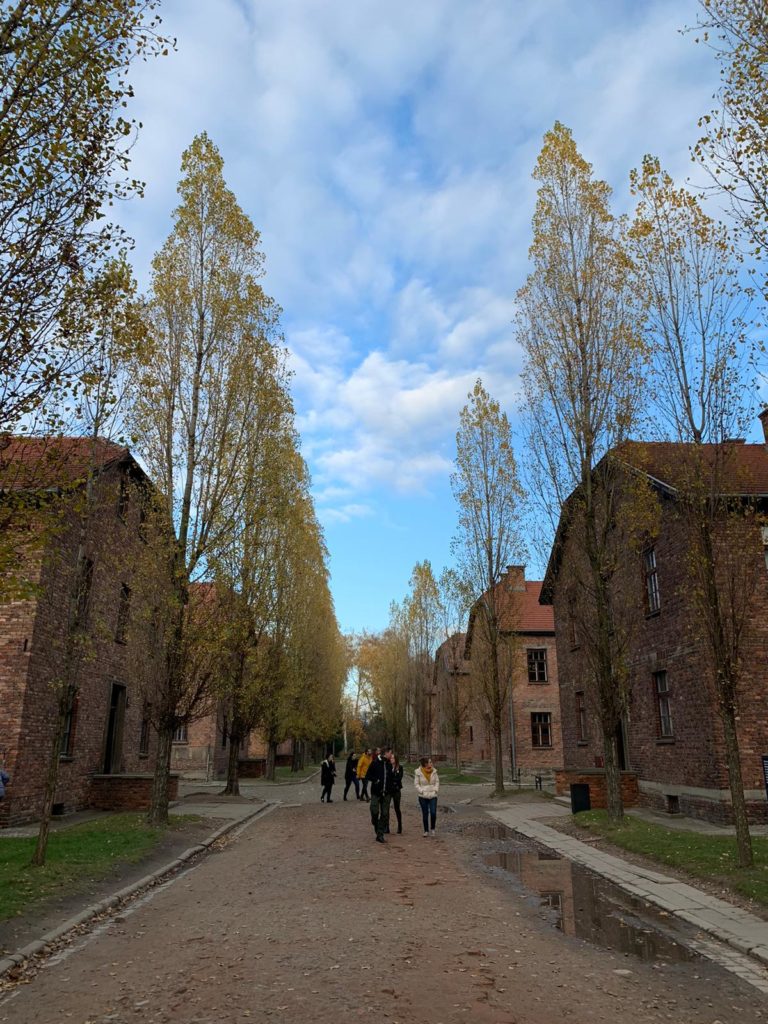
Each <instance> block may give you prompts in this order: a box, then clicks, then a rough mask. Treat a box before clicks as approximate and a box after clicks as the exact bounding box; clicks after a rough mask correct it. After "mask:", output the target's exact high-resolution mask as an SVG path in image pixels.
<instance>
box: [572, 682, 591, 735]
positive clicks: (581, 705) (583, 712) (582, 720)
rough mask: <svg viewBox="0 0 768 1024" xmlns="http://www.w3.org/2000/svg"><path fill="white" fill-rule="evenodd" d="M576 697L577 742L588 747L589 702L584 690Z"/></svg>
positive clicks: (576, 694)
mask: <svg viewBox="0 0 768 1024" xmlns="http://www.w3.org/2000/svg"><path fill="white" fill-rule="evenodd" d="M575 697H576V742H577V744H582V745H584V746H586V744H587V743H589V723H588V720H587V701H586V694H585V693H584V690H577V691H576V693H575Z"/></svg>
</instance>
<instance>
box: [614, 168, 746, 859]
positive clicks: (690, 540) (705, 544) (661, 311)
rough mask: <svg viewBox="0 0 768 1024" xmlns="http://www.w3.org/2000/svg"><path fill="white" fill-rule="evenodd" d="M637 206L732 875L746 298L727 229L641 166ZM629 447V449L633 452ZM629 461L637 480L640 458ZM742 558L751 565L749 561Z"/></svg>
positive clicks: (741, 655)
mask: <svg viewBox="0 0 768 1024" xmlns="http://www.w3.org/2000/svg"><path fill="white" fill-rule="evenodd" d="M631 183H632V190H633V193H634V194H635V196H637V199H638V205H637V211H636V215H635V220H634V223H633V225H632V229H631V232H630V244H631V252H632V257H633V261H634V266H635V270H636V273H637V277H638V282H639V284H640V286H641V288H642V290H643V293H644V297H645V308H646V320H645V327H646V337H647V340H648V346H649V350H650V355H651V364H650V368H651V373H652V378H653V380H654V382H655V386H654V387H653V391H652V393H653V396H654V410H655V412H656V417H655V424H656V436H657V438H658V439H661V440H668V441H673V442H676V448H675V459H674V466H670V476H671V478H672V480H673V482H674V485H675V495H674V499H675V500H674V509H675V521H676V524H677V529H678V530H679V531H680V533H681V536H682V538H683V543H684V548H685V551H684V558H685V567H686V571H687V573H688V586H687V588H686V593H687V594H688V595H689V598H690V606H691V610H692V612H693V619H692V626H693V629H694V630H695V632H696V634H697V635H699V636H700V639H701V645H702V649H703V650H704V651H705V652H706V653H705V658H706V662H705V663H706V671H705V673H704V679H703V683H704V685H706V686H707V687H708V688H709V689H710V692H711V693H712V695H713V697H714V702H715V706H716V707H717V709H718V712H719V717H720V720H721V723H722V728H723V737H724V742H725V754H726V763H727V767H728V779H729V786H730V792H731V804H732V807H733V814H734V822H735V826H736V838H737V846H738V852H739V863H740V865H741V866H742V867H747V866H749V865H751V864H752V861H753V854H752V844H751V839H750V834H749V826H748V821H747V812H746V804H745V797H744V784H743V779H742V769H741V754H740V748H739V735H738V720H739V695H740V691H741V685H740V684H741V681H742V672H743V668H742V666H743V665H744V663H745V660H746V657H745V655H746V650H747V645H748V644H749V643H750V640H751V639H752V637H751V635H750V630H751V629H752V628H753V623H754V616H755V597H756V594H757V590H758V586H759V584H760V582H761V581H762V578H763V577H764V574H765V565H764V563H763V558H762V550H761V548H762V545H761V543H760V536H759V532H758V526H759V522H760V521H761V516H760V514H759V513H760V510H759V509H758V507H757V503H756V501H755V500H754V499H750V498H749V497H748V496H747V494H748V492H749V490H750V487H751V489H754V486H753V485H752V482H751V481H750V480H748V479H740V471H739V468H738V463H737V459H738V455H739V451H740V447H739V446H738V445H734V444H733V441H732V439H733V438H735V437H739V436H740V435H742V434H743V432H744V431H745V430H746V428H747V426H748V424H749V422H750V420H751V418H752V410H751V405H752V402H751V399H752V397H753V388H752V386H751V384H750V374H749V370H750V362H751V359H750V357H751V345H750V341H749V332H748V325H747V322H746V319H745V317H746V315H747V313H748V310H749V304H750V296H749V294H747V293H745V292H744V290H743V288H742V286H741V282H740V272H741V265H740V260H739V259H738V258H737V254H736V251H735V248H734V245H733V242H732V239H731V237H730V235H729V232H728V230H727V228H726V227H725V226H724V225H723V224H719V223H718V222H717V221H714V220H713V219H712V218H710V217H709V216H707V214H705V213H704V211H703V210H702V208H701V205H700V203H699V201H698V199H697V198H696V197H695V196H694V195H692V194H691V193H690V192H688V191H687V190H686V189H684V188H679V187H676V186H675V184H674V182H673V180H672V178H671V177H670V176H669V175H668V174H666V173H665V172H664V171H663V170H662V169H661V166H660V164H659V161H658V160H657V159H655V158H653V157H646V158H645V160H644V162H643V166H642V169H641V170H640V171H634V172H633V173H632V177H631ZM637 448H638V446H635V449H636V450H637ZM638 457H639V461H640V467H639V468H642V446H639V451H638ZM750 552H753V553H755V554H750Z"/></svg>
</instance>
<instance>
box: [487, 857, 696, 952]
mask: <svg viewBox="0 0 768 1024" xmlns="http://www.w3.org/2000/svg"><path fill="white" fill-rule="evenodd" d="M493 838H495V837H493ZM501 838H503V837H501ZM483 860H484V862H485V863H486V864H487V865H488V866H489V867H494V868H501V869H502V870H503V871H506V872H508V873H509V874H510V875H513V876H514V877H515V878H517V879H519V881H520V882H521V883H522V885H523V886H524V887H525V888H526V889H528V890H529V891H530V892H535V893H538V895H539V898H540V900H541V906H542V907H543V908H544V909H545V910H546V912H547V917H549V918H550V919H551V920H552V921H553V923H554V924H555V926H556V927H557V928H559V929H560V930H561V931H563V932H565V934H566V935H575V936H577V937H578V938H580V939H585V940H586V941H588V942H592V943H595V944H596V945H599V946H608V947H610V948H612V949H616V950H618V951H619V952H621V953H627V954H631V955H632V956H636V957H639V958H640V959H641V960H644V961H650V960H666V961H674V962H682V961H690V960H695V959H698V957H697V956H696V955H695V954H694V953H691V952H690V951H689V950H688V949H686V948H685V946H681V945H680V944H679V943H677V942H675V940H674V939H673V938H672V937H671V936H669V935H667V934H665V933H664V932H663V931H660V930H659V929H658V928H657V927H654V926H653V925H652V924H651V923H650V922H646V921H641V920H639V919H638V918H637V917H636V916H635V915H634V913H633V911H632V910H631V909H630V907H629V905H628V904H629V902H630V900H631V898H630V897H629V896H628V895H627V894H625V893H624V892H622V890H621V889H619V888H618V886H615V885H612V884H611V883H610V882H607V881H606V880H605V879H604V878H600V877H599V876H598V875H594V874H592V872H591V871H587V870H585V869H584V868H582V867H580V866H579V865H578V864H573V863H572V862H571V861H569V860H565V859H564V858H561V857H559V856H558V855H557V854H553V853H542V854H539V853H529V852H525V851H523V850H512V851H510V852H504V853H492V854H488V855H486V856H485V857H484V858H483Z"/></svg>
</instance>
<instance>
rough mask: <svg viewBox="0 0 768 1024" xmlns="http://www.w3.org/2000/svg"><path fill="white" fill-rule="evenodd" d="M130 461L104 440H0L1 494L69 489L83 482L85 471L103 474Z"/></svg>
mask: <svg viewBox="0 0 768 1024" xmlns="http://www.w3.org/2000/svg"><path fill="white" fill-rule="evenodd" d="M127 458H131V455H130V452H129V451H128V449H127V448H125V447H122V446H121V445H118V444H115V443H114V442H113V441H107V440H105V439H104V438H101V437H100V438H96V439H95V440H93V439H92V438H89V437H19V436H10V437H9V436H6V437H4V438H0V488H2V489H5V490H30V489H49V488H57V487H72V486H77V485H78V484H79V483H81V482H83V481H84V480H85V478H86V476H87V474H88V467H89V466H90V465H92V464H93V465H94V466H95V467H96V468H98V469H100V470H103V469H106V468H107V466H110V465H112V464H113V463H116V462H120V461H122V460H123V459H127Z"/></svg>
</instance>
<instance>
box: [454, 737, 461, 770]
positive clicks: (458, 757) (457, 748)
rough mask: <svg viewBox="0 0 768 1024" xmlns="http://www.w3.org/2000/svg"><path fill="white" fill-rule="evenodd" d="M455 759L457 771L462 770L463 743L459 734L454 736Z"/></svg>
mask: <svg viewBox="0 0 768 1024" xmlns="http://www.w3.org/2000/svg"><path fill="white" fill-rule="evenodd" d="M453 759H454V761H455V763H456V771H457V772H460V771H461V744H460V742H459V737H458V735H456V736H454V737H453Z"/></svg>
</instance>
